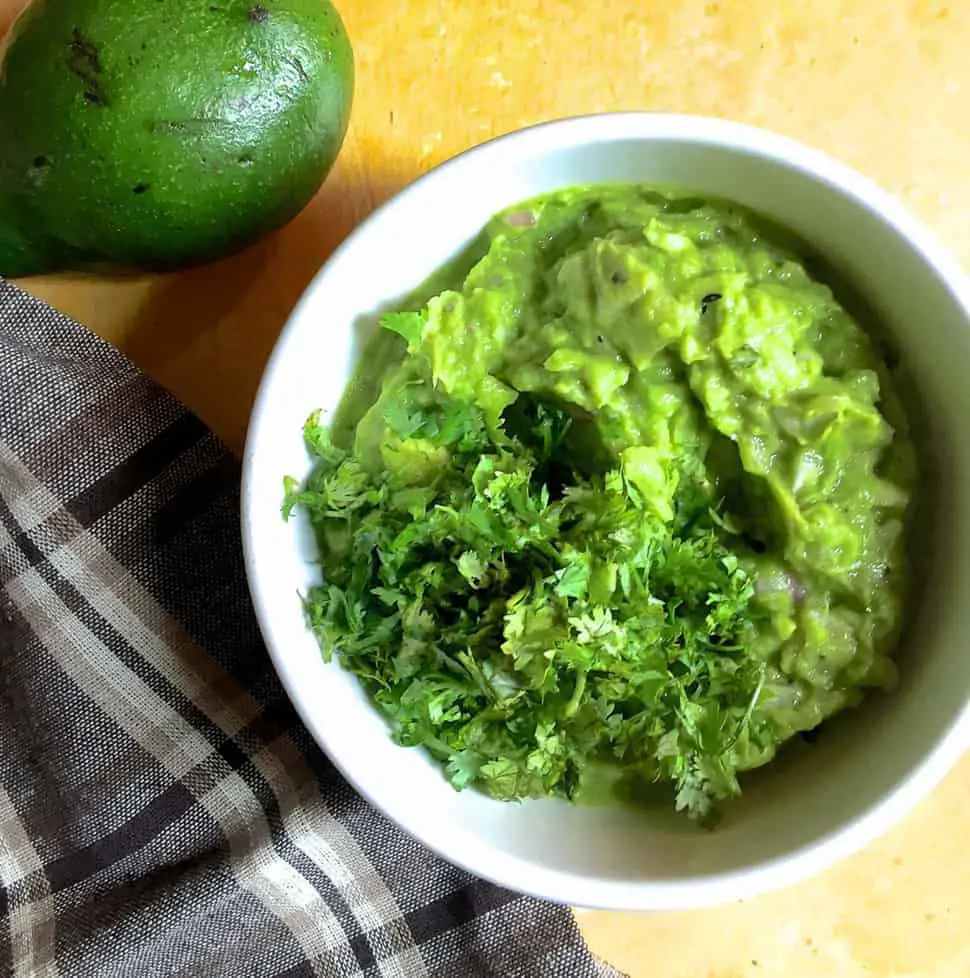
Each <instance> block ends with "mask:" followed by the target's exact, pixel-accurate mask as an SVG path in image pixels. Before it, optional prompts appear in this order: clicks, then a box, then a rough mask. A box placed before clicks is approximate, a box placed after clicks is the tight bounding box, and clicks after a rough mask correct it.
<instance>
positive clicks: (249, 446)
mask: <svg viewBox="0 0 970 978" xmlns="http://www.w3.org/2000/svg"><path fill="white" fill-rule="evenodd" d="M616 139H628V140H640V141H648V142H649V141H658V140H682V141H685V142H691V143H694V144H700V145H705V144H706V145H711V146H714V147H719V148H723V149H731V150H734V151H738V152H740V153H743V154H744V155H754V156H760V157H764V158H768V159H770V160H772V161H774V162H777V163H779V164H781V165H783V166H785V167H788V168H789V169H794V170H798V171H801V172H802V173H803V174H804V175H805V176H807V177H809V178H811V179H814V180H815V181H816V182H818V183H821V184H824V185H826V186H827V187H829V188H830V189H832V190H837V191H839V192H841V193H842V194H844V195H848V196H850V197H851V198H854V200H855V202H856V203H857V204H859V205H860V206H862V207H864V208H865V209H867V210H869V211H871V212H874V213H875V214H876V216H877V217H879V218H880V219H881V220H882V221H883V222H884V223H885V224H887V225H888V226H889V228H890V230H891V231H892V233H894V234H895V235H896V236H897V237H898V238H899V239H901V240H902V241H903V242H904V243H905V244H906V246H907V247H908V248H909V249H910V250H912V251H915V252H916V253H917V254H918V256H919V257H920V259H921V260H922V261H923V262H924V263H925V264H926V265H928V266H929V267H931V268H933V269H934V270H935V272H936V274H937V276H938V277H939V278H940V280H941V282H942V283H943V284H944V285H945V287H946V288H947V289H948V290H949V292H950V293H951V296H952V297H953V299H954V300H955V302H956V303H957V304H958V305H959V306H960V307H962V309H963V311H964V313H965V314H966V317H967V320H968V322H970V275H968V274H967V273H966V272H965V271H964V269H963V267H962V265H961V264H960V263H959V261H958V260H957V259H956V258H955V256H953V255H952V254H951V253H950V251H949V250H948V249H947V248H946V247H945V246H944V245H943V244H942V242H941V241H939V240H938V239H937V237H936V235H935V234H934V233H933V232H932V231H930V230H929V229H928V228H927V227H926V226H925V225H924V224H923V223H922V222H921V221H920V220H919V219H918V218H916V217H915V216H914V215H913V214H911V213H910V212H909V211H908V210H907V209H906V208H905V207H904V206H903V205H902V204H901V203H899V202H898V201H897V200H896V199H895V198H894V197H893V196H891V195H890V194H889V193H888V192H887V191H885V190H883V189H882V188H881V187H879V186H878V185H877V184H876V183H875V182H874V181H872V180H870V179H869V178H868V177H864V176H863V175H862V174H860V173H858V172H857V171H856V170H854V169H852V168H851V167H850V166H848V165H847V164H845V163H842V162H841V161H839V160H837V159H835V158H834V157H832V156H829V155H828V154H826V153H824V152H822V151H820V150H817V149H814V148H811V147H809V146H806V145H804V144H803V143H801V142H799V141H797V140H795V139H792V138H791V137H788V136H785V135H782V134H780V133H776V132H773V131H770V130H767V129H763V128H760V127H757V126H752V125H749V124H746V123H740V122H734V121H729V120H726V119H720V118H714V117H709V116H704V115H693V114H683V113H668V112H603V113H593V114H586V115H576V116H568V117H564V118H559V119H554V120H552V121H548V122H542V123H538V124H536V125H531V126H526V127H524V128H521V129H516V130H514V131H512V132H509V133H506V134H503V135H500V136H496V137H494V138H492V139H490V140H488V141H486V142H483V143H480V144H478V145H476V146H473V147H470V148H468V149H466V150H464V151H462V152H460V153H459V154H457V155H456V156H453V157H451V158H450V159H448V160H446V161H445V162H443V163H441V164H439V165H438V166H436V167H434V168H433V169H431V170H429V171H428V172H426V173H424V174H423V175H421V176H419V177H417V178H416V179H415V180H413V181H412V182H410V183H409V184H407V185H406V186H405V187H403V188H402V189H401V190H400V191H398V192H397V193H396V194H395V195H394V196H393V197H391V198H390V199H389V200H388V201H386V202H385V203H384V204H382V205H381V206H380V207H378V208H377V209H376V210H375V211H374V212H373V213H371V214H370V215H369V216H368V217H367V218H366V219H365V220H364V221H362V222H361V223H360V224H359V225H358V226H357V227H356V228H355V229H354V230H353V231H352V232H351V233H350V234H349V235H348V236H347V238H345V239H344V241H343V242H342V243H341V244H340V245H339V246H338V247H337V248H336V249H335V250H334V252H333V253H332V254H331V256H330V257H329V258H328V259H327V260H326V261H325V263H324V264H323V265H322V266H321V268H320V269H319V270H318V271H317V272H316V274H315V275H314V277H313V279H312V280H311V281H310V283H309V284H308V285H307V287H306V289H305V290H304V292H303V294H302V296H301V298H300V299H299V301H298V302H297V303H296V305H295V306H294V308H293V310H292V311H291V313H290V315H289V317H288V319H287V322H286V324H285V325H284V327H283V329H282V331H281V333H280V335H279V337H278V339H277V341H276V343H275V345H274V348H273V351H272V353H271V355H270V357H269V360H268V361H267V364H266V367H265V369H264V372H263V375H262V378H261V380H260V384H259V388H258V392H257V395H256V399H255V402H254V404H253V409H252V412H251V416H250V424H249V430H248V432H247V437H246V444H245V450H244V455H243V472H242V487H241V504H240V517H241V528H242V538H243V554H244V561H245V568H246V576H247V581H248V584H249V588H250V593H251V596H252V600H253V605H254V608H255V611H256V617H257V620H258V622H259V626H260V631H261V632H262V635H263V638H264V641H265V643H266V647H267V649H268V651H269V654H270V657H271V659H272V661H273V665H274V667H275V669H276V672H277V674H278V675H279V677H280V680H281V682H282V684H283V687H284V689H285V690H286V692H287V695H288V696H289V699H290V701H291V702H292V704H293V706H294V708H295V709H296V711H297V713H298V715H299V716H300V719H301V720H302V722H303V723H304V724H305V725H306V726H307V728H308V731H309V732H310V733H311V736H312V737H313V739H314V740H315V741H316V742H317V743H318V744H319V746H320V747H321V749H323V750H324V751H325V753H326V754H327V755H328V756H329V758H330V759H331V761H332V762H333V763H334V765H335V766H336V767H337V769H338V770H339V771H340V773H341V774H342V776H343V777H344V778H345V779H346V780H347V781H348V782H349V783H350V784H351V785H352V786H353V787H354V789H355V790H356V791H357V792H358V793H359V794H360V795H362V796H363V797H364V798H365V799H366V800H367V802H368V803H369V804H371V805H374V807H375V808H378V810H383V812H384V814H385V815H386V816H387V817H388V818H390V819H391V820H392V821H393V822H394V823H395V825H397V826H398V827H399V828H400V829H402V830H403V831H405V832H406V833H407V834H408V835H410V836H411V837H412V838H414V839H416V840H417V841H419V842H421V843H422V844H423V845H425V846H427V847H428V848H429V849H431V850H432V851H433V852H435V853H436V854H437V855H438V856H440V857H442V858H443V859H445V860H447V861H448V862H450V863H452V864H454V865H456V866H458V867H460V868H462V869H465V870H467V871H468V872H471V873H474V874H475V875H477V876H479V877H481V878H483V879H486V880H488V881H490V882H492V883H495V884H497V885H499V886H503V887H508V888H512V889H515V890H518V891H520V892H524V893H528V894H531V895H533V896H536V897H539V898H541V899H545V900H549V901H552V902H555V903H564V904H570V905H573V906H579V907H589V908H597V909H609V910H686V909H696V908H701V907H708V906H715V905H719V904H724V903H728V902H732V901H735V900H740V899H747V898H750V897H753V896H757V895H760V894H763V893H767V892H771V891H773V890H777V889H780V888H782V887H786V886H789V885H791V884H794V883H797V882H800V881H803V880H805V879H808V878H810V877H812V876H815V875H816V874H818V873H819V872H821V871H823V870H825V869H827V868H829V867H831V866H833V865H834V864H835V863H837V862H839V861H841V860H842V859H844V858H845V857H847V856H849V855H852V854H853V853H855V852H857V851H858V850H860V849H861V848H863V846H865V845H866V844H867V843H868V842H870V841H871V840H873V839H874V838H875V837H877V836H878V835H880V834H882V832H884V831H885V830H886V829H888V828H889V827H890V826H891V825H893V824H894V823H896V822H898V821H899V820H900V819H901V818H903V817H904V816H905V815H906V814H908V813H909V812H910V811H911V810H912V809H913V808H914V807H915V806H916V804H917V803H918V802H919V801H920V800H921V799H922V798H924V797H925V796H926V795H927V794H928V793H929V792H930V791H931V790H932V789H933V788H934V787H935V786H936V785H937V784H938V783H939V782H940V781H941V780H942V779H943V777H944V776H945V775H946V774H947V773H948V772H949V770H950V769H951V768H952V767H953V766H954V764H955V763H956V761H957V760H958V759H959V757H960V755H961V754H962V753H963V751H964V750H965V749H966V748H967V746H968V745H970V701H968V702H967V703H965V704H964V706H963V709H962V710H961V711H960V712H959V713H958V714H957V715H956V716H954V718H953V720H952V722H951V723H950V725H949V727H948V728H947V730H946V731H945V732H944V733H943V734H942V735H941V736H940V737H939V738H938V740H937V742H936V743H935V744H934V745H933V746H932V747H931V748H930V749H929V750H928V751H927V752H926V754H925V756H924V757H923V759H922V760H921V761H920V762H919V764H918V765H917V766H916V767H915V768H914V769H913V770H911V771H910V772H909V773H908V775H907V776H906V777H904V778H903V779H901V780H900V781H899V782H898V783H897V784H896V785H895V786H894V787H893V788H892V789H891V790H890V791H889V792H888V793H887V794H886V795H885V796H884V797H883V798H882V799H881V800H880V801H878V802H876V803H875V804H873V805H871V806H870V807H869V808H868V809H865V810H863V811H861V812H859V813H858V814H857V815H856V816H855V817H853V818H852V819H851V820H849V821H848V822H846V823H844V824H843V825H841V826H839V827H838V828H836V829H833V830H831V831H830V832H828V833H826V834H825V835H822V836H820V837H818V838H817V839H815V840H813V841H812V842H810V843H808V844H806V845H803V846H801V847H800V848H798V849H795V850H793V851H791V852H789V853H786V854H784V855H781V856H775V857H772V858H769V859H766V860H765V861H764V862H761V863H758V864H756V865H754V866H748V867H745V868H742V869H738V870H731V871H727V872H722V873H717V874H712V875H709V876H701V877H695V878H690V879H684V880H677V879H673V880H658V881H650V880H643V881H638V880H636V881H631V880H622V881H618V880H608V879H602V878H597V877H595V876H592V875H586V874H579V873H575V872H568V871H560V870H551V869H547V868H545V867H537V866H536V865H534V864H532V863H526V862H525V861H524V860H522V859H520V858H519V857H512V856H506V855H504V854H503V855H502V856H501V857H499V856H498V854H497V853H495V852H494V851H492V850H490V849H489V850H482V851H481V852H478V851H466V850H464V849H463V850H462V851H456V847H453V846H451V845H449V844H439V843H438V842H437V840H436V839H434V838H431V837H429V836H428V835H427V834H425V833H423V832H422V826H421V824H418V823H419V821H420V820H418V819H409V820H407V821H401V820H399V819H398V818H397V817H396V816H395V814H394V813H392V812H389V811H387V810H384V809H381V808H380V806H379V805H377V803H376V802H375V800H374V798H373V797H372V796H371V794H370V793H369V792H368V790H367V789H366V787H365V786H364V785H362V784H361V783H360V781H359V780H358V778H357V777H356V776H355V772H354V771H353V770H352V769H351V768H350V767H349V766H348V765H346V764H345V763H344V760H343V758H342V757H341V754H340V751H339V750H333V749H331V747H330V746H329V745H327V744H324V743H321V742H320V740H318V739H317V737H316V735H315V733H313V724H312V722H311V719H310V717H311V713H312V710H311V709H310V706H309V704H308V702H307V699H306V697H305V696H304V694H303V692H302V691H301V689H300V688H299V685H298V683H297V681H296V678H295V676H294V674H293V672H292V671H291V669H290V664H289V658H290V657H289V655H288V653H287V650H286V649H285V648H283V647H281V646H280V645H278V644H277V643H276V641H275V640H274V626H273V620H274V617H275V615H276V614H277V612H276V611H274V609H273V608H271V607H269V604H268V602H267V601H266V600H265V599H264V595H263V592H262V588H261V586H260V579H261V577H262V574H263V571H262V570H261V567H262V565H261V562H260V561H259V560H258V559H257V554H256V546H257V545H256V543H255V541H254V533H253V526H254V524H255V523H256V522H258V521H259V520H261V519H266V518H268V516H267V514H263V513H257V512H255V511H254V510H253V509H252V508H251V506H250V501H251V499H252V493H251V492H250V491H249V487H250V485H251V484H252V483H253V481H254V478H255V475H254V466H255V459H256V456H257V455H258V454H259V452H258V447H259V445H260V444H261V442H263V440H264V439H265V438H267V437H271V433H269V432H266V431H264V429H263V426H262V424H261V419H262V416H263V414H264V406H265V404H266V403H267V401H268V400H269V399H270V398H271V397H272V396H273V391H274V390H275V388H276V387H277V384H278V383H279V374H280V371H281V369H282V365H283V363H284V361H285V358H286V350H287V347H288V345H289V343H290V340H291V339H292V337H293V336H294V335H295V333H296V331H297V329H299V328H300V321H301V320H302V319H303V312H304V310H305V309H306V308H307V307H309V306H310V305H311V304H312V303H313V301H314V294H315V293H316V291H317V289H318V286H319V284H320V282H321V280H322V279H323V278H324V277H325V276H327V275H329V274H330V273H331V270H332V269H334V268H338V267H339V265H340V262H341V260H342V258H343V256H344V255H345V254H346V253H348V252H350V251H351V250H353V249H356V248H357V247H359V246H360V243H361V242H365V241H366V239H367V238H368V237H369V236H370V235H371V234H373V233H374V229H375V228H376V227H378V226H379V225H380V224H381V223H382V222H383V221H384V219H385V218H386V216H387V215H388V214H390V213H392V212H393V211H394V210H395V209H396V208H397V207H399V206H400V205H401V203H402V202H403V201H404V200H406V199H407V198H408V197H410V196H411V195H412V194H415V193H417V192H419V191H420V190H423V188H424V187H426V186H427V185H428V184H429V183H431V182H434V181H437V180H440V179H441V178H442V176H445V175H447V174H451V173H453V172H454V171H456V170H458V169H460V168H461V167H462V166H463V165H465V161H466V160H467V159H468V158H469V157H473V156H474V157H479V158H480V157H487V156H497V157H501V156H504V155H505V154H507V153H510V152H517V153H528V152H531V153H536V152H537V151H538V153H540V154H547V153H554V152H556V151H558V150H562V149H566V148H569V147H572V146H577V145H580V144H586V143H590V142H594V143H595V142H606V141H610V140H616ZM513 203H515V202H514V201H510V202H509V204H510V205H511V204H513ZM296 607H297V606H296V604H295V603H294V613H296ZM335 667H338V668H339V666H336V665H335Z"/></svg>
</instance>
